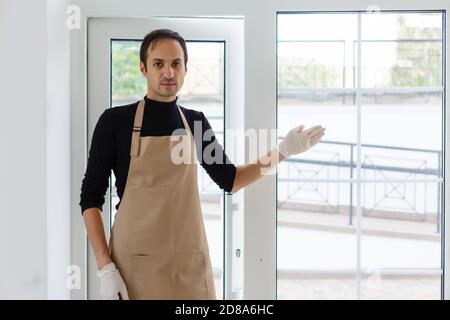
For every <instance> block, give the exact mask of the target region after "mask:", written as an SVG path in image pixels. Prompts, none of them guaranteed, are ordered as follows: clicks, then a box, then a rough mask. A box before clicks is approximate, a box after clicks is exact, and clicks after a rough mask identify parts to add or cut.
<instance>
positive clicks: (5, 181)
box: [0, 0, 47, 299]
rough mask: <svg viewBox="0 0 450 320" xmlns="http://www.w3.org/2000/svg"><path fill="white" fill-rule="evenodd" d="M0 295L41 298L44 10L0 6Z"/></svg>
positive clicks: (6, 2) (6, 0)
mask: <svg viewBox="0 0 450 320" xmlns="http://www.w3.org/2000/svg"><path fill="white" fill-rule="evenodd" d="M0 70H1V71H0V90H1V92H0V97H1V102H0V109H1V110H0V112H1V116H0V141H1V146H0V148H1V149H0V150H1V153H2V154H1V156H0V176H1V182H0V197H1V209H0V221H1V223H0V252H1V256H0V298H3V299H6V298H7V299H14V298H22V299H40V298H41V299H42V298H45V297H46V281H47V276H46V274H47V272H46V259H47V250H46V242H47V239H46V186H45V181H46V160H47V159H46V6H45V1H44V0H37V1H24V0H19V1H17V0H2V1H1V2H0Z"/></svg>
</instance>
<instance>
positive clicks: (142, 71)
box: [139, 61, 147, 77]
mask: <svg viewBox="0 0 450 320" xmlns="http://www.w3.org/2000/svg"><path fill="white" fill-rule="evenodd" d="M139 69H140V70H141V74H142V75H143V76H144V77H145V76H146V75H147V69H146V68H145V65H144V63H143V62H142V61H141V63H140V66H139Z"/></svg>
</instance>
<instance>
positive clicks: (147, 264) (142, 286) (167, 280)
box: [130, 255, 173, 300]
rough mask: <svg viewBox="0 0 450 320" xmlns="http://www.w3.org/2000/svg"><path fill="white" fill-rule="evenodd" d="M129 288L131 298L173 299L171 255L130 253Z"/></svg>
mask: <svg viewBox="0 0 450 320" xmlns="http://www.w3.org/2000/svg"><path fill="white" fill-rule="evenodd" d="M130 289H131V290H130V291H131V293H130V298H131V299H137V300H170V299H173V290H172V279H171V256H168V255H132V256H131V279H130Z"/></svg>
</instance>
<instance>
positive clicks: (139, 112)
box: [130, 100, 145, 157]
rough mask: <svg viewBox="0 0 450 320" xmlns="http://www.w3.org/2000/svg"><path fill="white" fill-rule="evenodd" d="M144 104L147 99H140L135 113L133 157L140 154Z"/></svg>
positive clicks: (132, 138)
mask: <svg viewBox="0 0 450 320" xmlns="http://www.w3.org/2000/svg"><path fill="white" fill-rule="evenodd" d="M144 106H145V101H144V100H141V101H139V104H138V106H137V109H136V114H135V115H134V125H133V134H132V136H131V151H130V156H131V157H137V156H138V155H139V145H140V140H141V139H140V138H141V128H142V119H143V118H144Z"/></svg>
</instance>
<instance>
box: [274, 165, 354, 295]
mask: <svg viewBox="0 0 450 320" xmlns="http://www.w3.org/2000/svg"><path fill="white" fill-rule="evenodd" d="M289 166H293V167H294V168H293V169H291V171H295V172H304V171H305V169H306V167H308V165H304V166H297V165H295V164H290V163H289V160H288V161H287V162H285V166H284V168H283V169H284V170H283V171H282V172H279V175H280V176H281V177H280V178H281V179H283V177H286V174H287V173H288V167H289ZM300 167H302V168H303V169H300ZM319 167H320V166H315V170H318V169H319ZM313 170H314V166H313V165H310V166H309V170H308V171H309V172H312V171H313ZM290 176H291V177H293V176H295V174H293V173H291V175H290ZM351 187H352V186H351V184H349V183H317V182H281V183H279V184H278V210H277V223H278V231H277V234H278V239H277V261H278V265H277V283H278V292H277V297H278V299H356V298H357V296H356V228H355V223H354V221H353V220H352V218H353V217H352V216H351V211H350V207H349V203H350V201H351V196H352V195H353V192H354V186H353V189H352V188H351Z"/></svg>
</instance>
